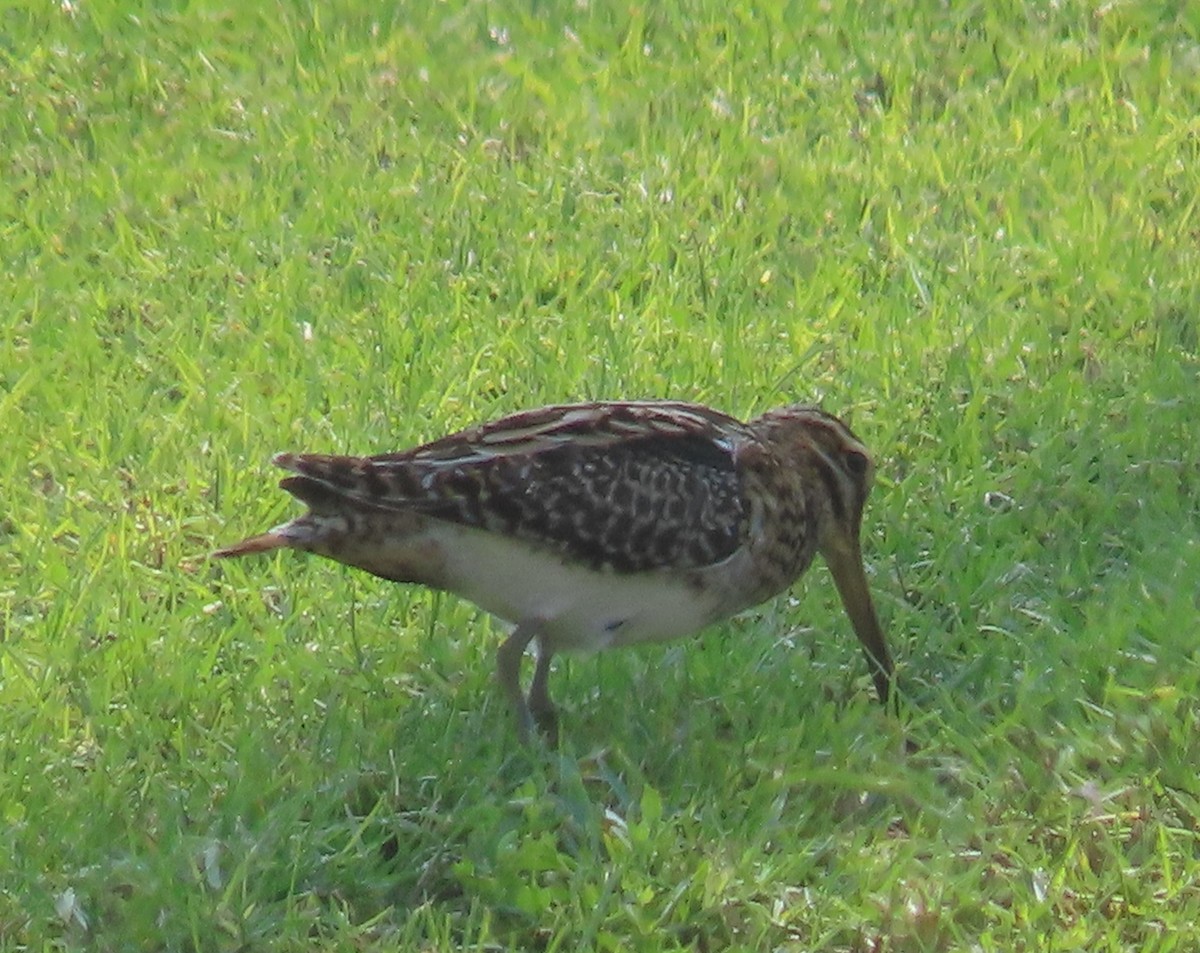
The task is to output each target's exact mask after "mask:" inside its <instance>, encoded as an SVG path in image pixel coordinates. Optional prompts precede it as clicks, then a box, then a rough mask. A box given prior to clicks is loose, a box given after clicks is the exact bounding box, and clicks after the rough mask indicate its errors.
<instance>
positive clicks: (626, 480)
mask: <svg viewBox="0 0 1200 953" xmlns="http://www.w3.org/2000/svg"><path fill="white" fill-rule="evenodd" d="M746 439H749V438H748V436H747V434H746V431H745V429H744V427H743V425H742V424H740V423H739V422H738V421H737V420H735V419H734V418H732V417H727V416H725V415H724V414H719V413H717V412H716V411H712V410H709V409H707V408H703V407H698V406H696V405H692V404H677V403H668V402H653V401H646V402H626V403H609V404H587V405H568V406H561V407H548V408H542V409H540V410H536V411H528V412H525V413H522V414H515V415H513V416H512V417H507V418H504V419H503V420H499V421H495V422H493V423H490V424H485V425H483V426H480V427H475V428H471V429H470V430H465V431H462V432H460V433H457V434H453V435H451V436H449V437H444V438H442V439H441V440H437V441H434V442H432V443H429V444H425V445H423V446H421V447H417V448H414V449H412V450H408V451H405V452H403V453H396V454H388V455H384V456H378V457H369V458H345V457H324V456H314V455H300V456H291V455H286V456H284V457H281V458H279V459H278V462H279V463H280V465H282V466H285V467H286V468H287V469H290V470H293V471H294V472H296V473H299V474H301V477H293V478H291V479H290V480H286V481H284V485H285V486H287V488H288V489H289V490H291V491H292V492H294V493H296V494H297V495H298V496H300V497H301V498H302V499H306V500H308V501H309V502H310V503H311V502H312V498H315V497H320V496H321V495H322V494H333V495H335V496H337V497H341V498H348V499H353V500H355V501H356V502H358V503H360V504H363V505H367V506H372V507H381V508H386V509H397V508H399V509H416V510H420V511H421V512H424V513H428V514H429V515H431V516H436V517H438V518H441V519H445V520H449V521H452V522H456V523H460V524H462V525H465V526H473V527H478V528H480V529H485V530H488V531H491V532H495V533H500V534H503V535H506V536H512V537H517V538H519V539H524V540H527V541H529V542H532V543H536V544H539V545H543V546H546V547H548V548H551V549H553V550H556V551H558V552H561V553H562V554H563V555H564V556H566V557H569V558H571V559H575V560H578V561H579V562H581V563H584V564H586V565H589V566H592V567H595V568H602V569H607V570H611V571H615V572H620V573H631V572H643V571H648V570H653V569H658V568H668V567H669V568H675V569H679V568H693V567H699V566H706V565H711V564H712V563H716V562H719V561H721V560H722V559H724V558H726V557H727V556H729V555H731V554H732V553H733V552H734V551H735V550H736V549H737V548H738V547H739V546H740V545H741V544H742V542H743V541H744V539H745V535H746V533H747V527H748V520H749V516H748V514H749V507H748V505H747V502H746V500H745V499H744V497H743V494H742V489H741V485H740V481H739V479H738V476H737V472H736V469H735V465H734V453H735V451H736V448H737V446H738V445H739V443H740V442H741V441H743V440H746ZM302 481H303V483H304V484H306V485H303V486H301V485H297V484H300V483H301V482H302ZM289 484H291V485H289Z"/></svg>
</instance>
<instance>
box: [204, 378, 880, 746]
mask: <svg viewBox="0 0 1200 953" xmlns="http://www.w3.org/2000/svg"><path fill="white" fill-rule="evenodd" d="M275 462H276V463H277V464H278V465H279V466H280V467H282V468H284V469H285V470H289V471H292V473H294V474H295V475H293V476H290V477H287V478H286V479H284V480H283V481H282V483H281V486H283V488H284V489H286V490H288V491H289V492H290V493H292V494H293V495H295V496H296V497H298V498H299V499H300V500H302V501H303V502H305V503H306V504H308V506H309V512H308V513H306V514H304V515H303V516H300V517H298V518H297V519H294V520H292V521H291V522H289V523H287V524H284V525H283V526H280V527H277V528H276V529H274V530H271V531H270V532H268V533H265V534H263V535H261V536H256V537H251V538H249V539H247V540H244V541H243V542H241V543H238V544H236V545H234V546H231V547H228V548H226V549H223V550H220V551H218V553H216V555H218V556H235V555H242V554H246V553H251V552H260V551H264V550H269V549H276V548H281V547H291V548H295V549H301V550H305V551H309V552H314V553H318V554H320V555H324V556H328V557H330V558H333V559H336V560H338V561H340V562H344V563H347V564H349V565H353V566H358V567H359V568H362V569H365V570H367V571H368V572H372V573H374V574H376V575H379V576H382V577H384V578H387V579H393V580H396V581H399V582H415V583H422V584H425V585H429V586H432V587H435V588H440V589H446V590H449V591H452V592H456V593H458V594H460V595H463V596H465V597H466V598H468V599H471V600H472V601H474V602H476V603H477V604H478V605H480V606H482V607H483V608H485V609H487V610H488V611H490V612H492V613H494V614H496V615H498V616H500V617H502V618H505V619H507V620H508V621H510V622H513V623H516V626H517V628H516V631H515V632H514V633H513V635H512V636H511V637H510V638H509V640H508V641H507V642H506V643H505V644H504V645H503V646H502V647H501V650H500V653H499V670H500V679H501V682H502V684H503V686H504V688H505V691H506V693H507V694H508V696H509V698H510V700H511V701H512V703H513V705H514V706H515V707H516V709H517V713H518V716H519V719H520V725H521V727H522V731H523V733H525V732H527V730H528V727H529V725H530V724H531V723H532V722H533V721H534V720H536V721H538V722H539V723H541V724H542V725H543V727H547V728H552V725H553V721H554V714H553V706H552V705H551V703H550V700H549V695H548V692H547V689H546V678H547V676H548V666H549V660H550V657H551V656H552V655H553V654H554V652H556V651H559V650H562V649H596V648H603V647H606V646H609V645H620V644H628V643H633V642H638V641H644V640H656V639H664V638H674V637H677V636H681V635H685V634H688V633H690V632H692V631H695V630H697V629H699V628H701V627H703V626H704V625H707V624H709V623H711V622H715V621H717V620H719V619H722V618H726V617H728V616H730V615H732V614H734V613H736V612H738V611H740V610H742V609H745V608H748V607H749V606H752V605H756V604H757V603H759V602H762V601H763V600H765V599H767V598H769V597H771V596H772V595H775V594H776V593H778V592H781V591H782V590H783V589H786V588H787V587H788V586H789V585H791V583H792V582H794V581H795V580H796V579H797V578H798V577H799V576H800V575H801V574H802V573H803V572H804V571H805V569H807V567H808V566H809V564H810V563H811V562H812V560H813V558H814V556H815V555H816V553H817V552H821V553H823V555H824V556H825V558H826V560H827V561H828V562H829V564H830V567H831V569H832V571H833V575H834V578H835V581H836V582H837V585H838V589H839V592H840V593H841V595H842V599H843V602H844V603H845V605H846V608H847V612H848V613H849V615H850V617H851V620H852V622H853V623H854V626H855V629H856V631H857V633H858V635H859V638H860V640H861V641H862V643H863V646H864V649H865V651H866V653H867V657H868V660H869V663H870V665H871V669H872V674H873V676H874V678H875V682H876V686H877V688H878V690H879V694H880V696H881V698H883V699H885V700H886V698H887V695H888V689H889V684H890V678H891V671H892V663H891V659H890V656H889V654H888V651H887V647H886V643H885V642H884V638H883V633H882V630H881V629H880V627H879V623H878V620H877V618H876V616H875V611H874V607H873V605H872V603H871V599H870V594H869V592H868V590H867V587H866V579H865V576H864V575H863V569H862V560H861V555H860V553H859V543H858V535H859V526H860V523H861V519H862V510H863V505H864V503H865V501H866V496H867V493H868V491H869V489H870V482H871V475H872V465H871V460H870V457H869V455H868V454H867V452H866V450H865V448H864V447H863V446H862V444H861V443H860V442H859V441H858V439H857V438H856V437H855V436H854V434H853V433H851V431H850V430H849V429H848V428H847V427H846V426H845V425H844V424H843V423H841V422H840V421H839V420H837V419H836V418H835V417H832V416H830V415H828V414H825V413H824V412H822V411H820V410H818V409H816V408H813V407H801V406H792V407H785V408H781V409H779V410H775V411H771V412H769V413H767V414H764V415H763V416H761V417H759V418H756V419H755V420H752V421H750V422H749V423H742V422H740V421H738V420H737V419H735V418H733V417H730V416H728V415H726V414H723V413H720V412H718V411H715V410H712V409H710V408H707V407H703V406H700V405H697V404H686V403H678V402H671V401H621V402H599V403H591V404H570V405H559V406H552V407H544V408H540V409H537V410H531V411H526V412H522V413H517V414H513V415H511V416H508V417H505V418H503V419H500V420H497V421H493V422H491V423H486V424H482V425H480V426H477V427H472V428H469V429H467V430H463V431H460V432H458V433H455V434H451V435H450V436H447V437H443V438H441V439H440V440H435V441H433V442H431V443H427V444H424V445H422V446H419V447H415V448H413V449H410V450H406V451H403V452H400V453H392V454H384V455H379V456H372V457H345V456H329V455H318V454H299V455H294V454H280V455H279V456H277V457H276V458H275ZM532 639H536V640H537V643H538V650H539V651H538V666H537V670H536V672H535V675H534V680H533V685H532V688H531V690H530V693H529V695H528V698H526V696H524V695H523V694H522V693H521V690H520V686H519V680H518V675H519V663H520V656H521V654H522V653H523V651H524V649H525V647H526V646H527V644H528V643H529V642H530V641H531V640H532Z"/></svg>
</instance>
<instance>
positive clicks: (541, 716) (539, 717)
mask: <svg viewBox="0 0 1200 953" xmlns="http://www.w3.org/2000/svg"><path fill="white" fill-rule="evenodd" d="M553 656H554V653H553V652H551V651H550V649H548V648H546V646H545V645H543V644H542V640H541V639H538V654H537V668H535V669H534V670H533V681H532V682H531V683H530V685H529V711H530V712H531V713H532V715H533V720H534V721H535V722H536V723H537V726H538V728H540V729H541V732H542V734H543V735H545V736H546V740H547V741H548V742H549V743H550V746H551V747H554V746H556V745H557V744H558V712H557V711H555V708H554V702H552V701H551V700H550V688H549V682H550V659H551V658H552V657H553Z"/></svg>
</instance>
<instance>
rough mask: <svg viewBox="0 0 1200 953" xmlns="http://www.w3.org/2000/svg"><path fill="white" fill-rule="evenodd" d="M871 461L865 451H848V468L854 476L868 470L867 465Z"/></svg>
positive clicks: (858, 475)
mask: <svg viewBox="0 0 1200 953" xmlns="http://www.w3.org/2000/svg"><path fill="white" fill-rule="evenodd" d="M870 463H871V461H870V460H868V459H867V455H866V454H865V453H860V452H859V451H858V450H847V451H846V469H847V470H849V471H850V472H851V473H852V474H853V475H854V476H856V477H860V476H862V475H863V474H864V473H866V472H867V467H868V466H870Z"/></svg>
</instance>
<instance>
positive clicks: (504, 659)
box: [496, 622, 537, 744]
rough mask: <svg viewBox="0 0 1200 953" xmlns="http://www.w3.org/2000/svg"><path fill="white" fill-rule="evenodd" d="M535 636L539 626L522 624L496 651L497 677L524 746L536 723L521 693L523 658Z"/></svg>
mask: <svg viewBox="0 0 1200 953" xmlns="http://www.w3.org/2000/svg"><path fill="white" fill-rule="evenodd" d="M535 635H537V626H536V625H533V624H531V623H527V622H522V623H521V624H519V625H518V626H517V627H516V628H515V629H513V631H512V635H510V636H509V637H508V638H507V639H505V640H504V642H503V643H501V645H500V648H498V649H497V650H496V677H497V678H498V679H499V681H500V687H501V688H502V689H504V696H505V697H506V698H507V699H508V704H509V706H510V707H511V708H512V710H513V713H514V714H515V715H516V716H517V735H518V736H519V737H520V739H521V742H522V744H524V743H526V742H528V741H529V734H530V732H531V731H532V730H533V727H534V722H533V715H532V714H531V713H530V711H529V705H528V703H527V702H526V701H525V695H524V693H523V692H522V691H521V658H522V656H524V655H525V646H527V645H528V644H529V641H530V639H532V638H533V637H534V636H535Z"/></svg>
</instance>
